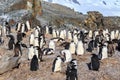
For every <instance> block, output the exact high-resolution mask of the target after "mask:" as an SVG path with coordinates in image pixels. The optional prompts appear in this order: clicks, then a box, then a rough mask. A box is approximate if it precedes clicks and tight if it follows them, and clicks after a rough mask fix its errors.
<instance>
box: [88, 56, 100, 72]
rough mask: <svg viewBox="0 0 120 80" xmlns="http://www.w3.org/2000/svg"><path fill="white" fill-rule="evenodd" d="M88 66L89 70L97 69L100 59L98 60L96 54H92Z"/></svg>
mask: <svg viewBox="0 0 120 80" xmlns="http://www.w3.org/2000/svg"><path fill="white" fill-rule="evenodd" d="M88 68H89V70H95V71H98V70H99V68H100V61H99V58H98V55H96V54H92V57H91V62H90V63H88Z"/></svg>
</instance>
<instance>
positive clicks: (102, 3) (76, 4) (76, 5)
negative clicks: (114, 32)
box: [44, 0, 120, 16]
mask: <svg viewBox="0 0 120 80" xmlns="http://www.w3.org/2000/svg"><path fill="white" fill-rule="evenodd" d="M44 1H47V2H51V3H57V4H61V5H64V6H67V7H70V8H72V9H74V10H75V11H78V12H82V13H84V14H86V12H87V11H99V12H101V13H102V14H103V15H104V16H120V0H44Z"/></svg>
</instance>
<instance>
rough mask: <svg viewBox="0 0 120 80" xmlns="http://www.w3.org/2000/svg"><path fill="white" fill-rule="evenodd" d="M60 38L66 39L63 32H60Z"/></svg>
mask: <svg viewBox="0 0 120 80" xmlns="http://www.w3.org/2000/svg"><path fill="white" fill-rule="evenodd" d="M60 38H62V39H65V34H64V31H63V30H61V31H60Z"/></svg>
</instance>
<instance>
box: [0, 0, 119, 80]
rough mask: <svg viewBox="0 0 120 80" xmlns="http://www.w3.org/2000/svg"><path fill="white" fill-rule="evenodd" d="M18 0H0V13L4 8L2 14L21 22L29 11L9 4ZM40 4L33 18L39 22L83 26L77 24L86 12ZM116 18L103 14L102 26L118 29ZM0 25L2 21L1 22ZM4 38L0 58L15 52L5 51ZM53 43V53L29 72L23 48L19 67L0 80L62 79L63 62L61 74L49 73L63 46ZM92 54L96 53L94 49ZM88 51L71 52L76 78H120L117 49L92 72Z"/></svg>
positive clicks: (63, 74) (25, 50) (81, 79)
mask: <svg viewBox="0 0 120 80" xmlns="http://www.w3.org/2000/svg"><path fill="white" fill-rule="evenodd" d="M19 1H21V0H0V14H2V13H4V9H5V10H6V12H7V13H5V14H7V15H9V16H10V18H12V19H14V20H15V21H16V22H17V21H21V19H22V17H23V16H25V15H26V14H28V13H29V12H28V11H26V10H25V9H20V10H13V11H9V10H11V9H10V6H11V5H13V3H18V2H19ZM11 3H12V4H11ZM42 5H43V15H42V16H37V17H36V18H37V19H38V20H39V21H40V22H41V24H42V25H44V24H46V23H49V22H54V23H53V24H56V26H57V27H58V25H62V24H66V25H71V24H77V26H79V27H81V26H82V27H84V26H83V25H80V23H83V21H84V20H85V19H86V18H87V15H82V14H81V13H76V12H74V11H73V10H70V9H69V8H66V7H64V6H62V7H61V6H60V5H57V4H54V5H53V4H50V3H45V2H43V3H42ZM14 7H15V6H14ZM119 20H120V18H118V17H105V18H104V22H105V23H106V24H105V27H108V28H109V27H110V26H112V27H113V28H114V27H115V28H117V29H118V28H119V26H120V23H119ZM0 21H1V18H0ZM0 24H3V22H1V23H0ZM116 25H117V26H116ZM12 26H14V25H12ZM68 27H70V26H68ZM13 28H14V27H13ZM12 33H13V35H14V36H16V31H15V30H14V29H13V30H12ZM29 35H30V32H28V33H27V37H26V38H25V39H24V40H23V42H24V43H26V44H27V45H28V41H29V40H28V37H29ZM51 37H52V36H51V35H46V41H47V44H46V47H47V46H48V42H49V40H50V38H51ZM4 39H5V43H4V45H0V55H1V57H2V55H9V56H13V55H14V52H13V51H9V50H7V43H8V39H7V38H6V37H5V36H4ZM56 45H57V47H56V52H55V54H53V55H49V56H43V60H44V61H43V62H39V70H38V71H36V72H32V71H30V61H28V60H27V54H28V49H24V48H23V50H22V51H23V56H22V57H21V59H20V62H21V64H20V66H19V68H15V69H13V70H10V71H8V72H6V73H4V74H2V75H0V80H65V79H66V75H65V70H66V66H67V65H66V64H65V63H63V65H62V72H61V73H59V72H58V73H53V72H52V63H53V60H54V59H55V57H56V55H58V54H59V51H60V50H62V49H63V48H62V47H60V46H58V44H57V43H56ZM93 53H96V51H94V52H93ZM91 54H92V53H88V52H86V53H85V54H84V55H83V56H75V55H73V58H75V59H77V61H78V80H120V52H118V51H116V52H115V54H114V55H113V56H112V57H110V58H107V59H104V60H101V61H100V64H101V65H100V69H99V71H91V70H89V69H88V67H87V63H89V62H90V57H91Z"/></svg>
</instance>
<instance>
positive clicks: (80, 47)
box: [76, 41, 84, 55]
mask: <svg viewBox="0 0 120 80" xmlns="http://www.w3.org/2000/svg"><path fill="white" fill-rule="evenodd" d="M76 54H77V55H83V54H84V46H83V42H82V41H78V43H77V49H76Z"/></svg>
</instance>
